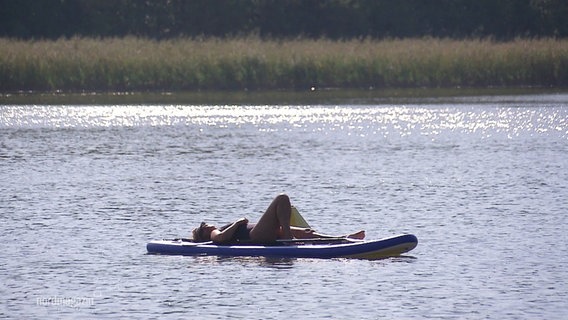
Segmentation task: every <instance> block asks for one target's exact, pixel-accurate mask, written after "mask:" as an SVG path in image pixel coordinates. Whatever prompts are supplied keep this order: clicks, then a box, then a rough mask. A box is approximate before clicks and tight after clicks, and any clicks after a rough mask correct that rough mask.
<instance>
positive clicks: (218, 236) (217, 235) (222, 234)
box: [211, 218, 248, 243]
mask: <svg viewBox="0 0 568 320" xmlns="http://www.w3.org/2000/svg"><path fill="white" fill-rule="evenodd" d="M247 223H248V219H247V218H240V219H239V220H237V221H235V222H233V223H232V224H231V225H230V226H229V227H228V228H225V229H224V230H223V231H219V229H215V230H213V231H212V232H211V241H213V242H216V243H223V242H228V241H230V240H231V239H232V238H233V235H234V234H235V231H237V229H238V228H239V226H240V225H242V224H247Z"/></svg>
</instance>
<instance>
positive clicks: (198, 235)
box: [192, 222, 209, 242]
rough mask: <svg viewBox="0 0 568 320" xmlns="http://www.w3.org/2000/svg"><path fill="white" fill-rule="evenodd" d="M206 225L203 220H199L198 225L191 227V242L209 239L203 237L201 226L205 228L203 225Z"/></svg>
mask: <svg viewBox="0 0 568 320" xmlns="http://www.w3.org/2000/svg"><path fill="white" fill-rule="evenodd" d="M206 225H207V223H205V222H201V224H200V225H199V227H197V228H195V229H193V231H192V233H193V242H204V241H208V240H209V239H207V238H206V237H205V235H204V234H203V228H205V226H206Z"/></svg>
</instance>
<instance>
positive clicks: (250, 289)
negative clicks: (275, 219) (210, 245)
mask: <svg viewBox="0 0 568 320" xmlns="http://www.w3.org/2000/svg"><path fill="white" fill-rule="evenodd" d="M567 164H568V95H565V94H555V95H530V96H482V97H469V98H468V97H462V98H460V97H456V98H451V99H444V100H437V99H423V100H422V99H416V101H415V102H409V103H388V102H381V103H376V104H337V105H279V106H271V105H267V106H263V105H259V106H232V105H218V106H213V105H209V106H208V105H197V106H193V105H81V106H79V105H77V106H61V105H50V106H47V105H3V106H0V179H1V181H0V242H1V243H2V250H1V254H0V257H1V260H0V299H1V303H0V317H2V318H4V317H8V318H19V319H24V318H57V319H59V318H110V319H128V318H132V319H140V318H154V319H170V318H171V319H177V318H180V319H192V318H203V319H215V318H227V317H231V318H237V319H238V318H241V319H288V318H307V317H309V318H315V319H321V318H332V319H346V318H354V319H424V318H435V319H443V318H447V319H456V318H458V319H484V318H490V319H563V318H565V316H566V314H567V313H568V302H567V301H568V283H567V281H568V280H567V279H568V267H567V265H568V235H567V234H568V229H567V227H566V223H567V218H566V217H567V213H568V212H567V208H568V166H567ZM280 192H286V193H287V194H289V195H290V197H291V198H292V201H293V203H294V204H295V205H296V206H297V207H298V208H299V210H300V211H301V212H302V213H303V215H304V217H305V218H306V219H307V220H308V222H310V224H311V225H312V226H314V227H315V228H316V229H318V230H320V231H324V232H328V233H338V234H342V233H346V232H350V231H356V230H359V229H365V230H366V231H367V237H368V238H371V239H376V238H381V237H386V236H391V235H395V234H399V233H412V234H415V235H416V236H417V237H418V239H419V244H418V247H417V248H416V249H415V250H413V251H411V252H410V253H408V254H407V255H405V256H403V257H396V258H389V259H383V260H376V261H366V260H346V259H335V260H317V259H273V258H228V257H179V256H157V255H148V254H146V248H145V245H146V242H147V241H149V240H154V239H161V238H173V237H179V236H188V235H189V231H190V230H191V228H193V227H194V226H196V225H197V224H199V222H201V221H202V220H207V221H210V222H215V223H219V224H222V223H227V222H230V221H232V220H235V219H237V218H239V217H242V216H247V217H249V218H250V219H251V220H253V221H254V220H255V219H256V218H258V217H259V216H260V215H261V213H262V212H263V211H264V209H265V208H266V206H267V205H268V204H269V202H270V201H271V199H272V198H273V197H274V196H275V195H276V194H278V193H280Z"/></svg>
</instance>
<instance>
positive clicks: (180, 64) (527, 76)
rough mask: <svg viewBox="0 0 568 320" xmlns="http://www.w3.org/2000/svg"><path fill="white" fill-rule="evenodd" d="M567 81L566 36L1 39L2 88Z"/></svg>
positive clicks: (168, 88) (531, 83)
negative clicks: (493, 38)
mask: <svg viewBox="0 0 568 320" xmlns="http://www.w3.org/2000/svg"><path fill="white" fill-rule="evenodd" d="M566 85H568V40H555V39H538V40H537V39H532V40H527V39H519V40H515V41H511V42H504V43H502V42H495V41H491V40H461V41H458V40H449V39H430V38H427V39H402V40H371V39H366V40H345V41H332V40H326V39H321V40H305V39H298V40H283V41H276V40H274V41H267V40H261V39H258V38H255V37H249V38H240V39H223V40H222V39H209V38H206V39H174V40H165V41H154V40H148V39H140V38H134V37H127V38H120V39H118V38H113V39H90V38H71V39H60V40H57V41H20V40H13V39H0V90H1V91H4V92H7V91H18V90H39V91H54V90H63V91H82V90H97V91H145V90H161V91H181V90H210V89H211V90H218V89H221V90H224V89H228V90H245V89H250V90H264V89H308V88H312V87H316V88H330V87H331V88H386V87H389V88H402V87H457V86H461V87H487V86H566Z"/></svg>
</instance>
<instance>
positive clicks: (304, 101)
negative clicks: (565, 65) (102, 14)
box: [0, 87, 568, 105]
mask: <svg viewBox="0 0 568 320" xmlns="http://www.w3.org/2000/svg"><path fill="white" fill-rule="evenodd" d="M565 94H568V88H566V87H564V88H562V87H490V88H388V89H373V90H368V89H367V90H365V89H340V88H334V89H316V90H314V91H311V90H270V91H269V90H265V91H213V90H210V91H177V92H167V91H145V92H135V91H130V92H94V91H90V92H61V91H59V92H12V93H0V105H34V104H38V105H40V104H41V105H105V104H133V105H148V104H157V105H166V104H170V105H171V104H190V105H216V104H218V105H263V104H271V105H286V104H295V105H309V104H320V105H333V104H354V105H358V104H375V103H390V104H405V103H413V104H421V103H430V102H438V103H439V102H445V101H447V102H453V101H456V100H460V99H463V98H466V99H467V98H469V97H472V98H476V97H481V96H485V97H488V99H489V100H491V99H497V98H498V97H502V98H503V97H504V98H506V97H511V96H529V95H565Z"/></svg>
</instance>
